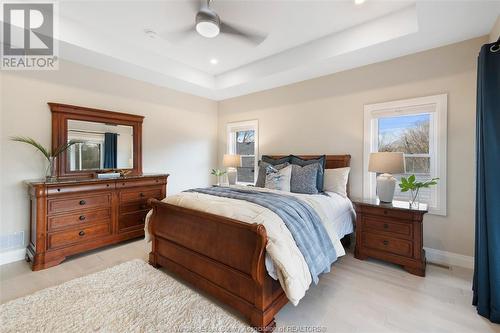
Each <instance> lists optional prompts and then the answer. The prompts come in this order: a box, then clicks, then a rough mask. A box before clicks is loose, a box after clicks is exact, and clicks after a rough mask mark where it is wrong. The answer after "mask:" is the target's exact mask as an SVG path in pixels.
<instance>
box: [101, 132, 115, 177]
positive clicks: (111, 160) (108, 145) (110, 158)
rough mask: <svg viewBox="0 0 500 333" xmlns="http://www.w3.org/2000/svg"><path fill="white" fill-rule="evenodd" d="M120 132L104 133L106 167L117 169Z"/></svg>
mask: <svg viewBox="0 0 500 333" xmlns="http://www.w3.org/2000/svg"><path fill="white" fill-rule="evenodd" d="M117 151H118V134H116V133H104V169H116V165H117V161H116V159H117V155H118V153H117Z"/></svg>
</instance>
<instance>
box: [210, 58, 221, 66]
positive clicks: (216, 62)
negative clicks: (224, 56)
mask: <svg viewBox="0 0 500 333" xmlns="http://www.w3.org/2000/svg"><path fill="white" fill-rule="evenodd" d="M210 63H211V64H212V65H217V64H218V63H219V60H217V59H215V58H212V59H210Z"/></svg>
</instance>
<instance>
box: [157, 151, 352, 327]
mask: <svg viewBox="0 0 500 333" xmlns="http://www.w3.org/2000/svg"><path fill="white" fill-rule="evenodd" d="M274 157H275V158H279V157H283V156H274ZM300 157H301V158H304V159H313V158H317V157H318V156H312V155H309V156H300ZM350 159H351V156H350V155H327V156H326V168H327V169H334V168H342V167H347V166H349V163H350ZM149 202H150V204H151V206H152V209H153V214H152V215H151V218H150V220H149V233H150V235H151V240H152V251H151V253H150V254H149V263H150V264H151V265H153V266H154V267H165V268H166V269H167V270H169V271H170V272H173V273H174V274H176V275H177V276H179V277H181V278H182V279H183V280H185V281H187V282H189V283H191V284H192V285H194V286H195V287H197V288H199V289H201V290H203V291H205V292H207V293H208V294H210V295H212V296H214V297H215V298H217V299H218V300H220V301H222V302H223V303H225V304H227V305H229V306H230V307H232V308H233V309H235V310H236V311H238V312H240V313H241V314H243V316H244V317H245V318H247V319H248V320H249V322H250V324H251V325H252V326H253V327H255V328H256V329H257V330H259V331H272V330H273V329H274V327H275V325H276V323H275V320H274V316H275V315H276V313H278V311H279V310H280V309H281V308H282V307H283V306H284V305H285V304H286V303H287V302H288V299H287V297H286V295H285V293H284V291H283V290H282V288H281V286H280V284H279V281H276V280H274V279H273V278H271V277H270V276H269V275H268V273H267V271H266V267H265V250H266V242H267V236H266V229H265V228H264V226H263V225H258V224H248V223H244V222H240V221H237V220H234V219H230V218H226V217H222V216H219V215H214V214H208V213H204V212H200V211H197V210H193V209H187V208H183V207H179V206H174V205H171V204H167V203H163V202H161V201H158V200H156V199H151V200H150V201H149ZM346 240H347V242H348V237H347V238H346V239H344V240H343V243H345V241H346ZM346 245H347V244H346Z"/></svg>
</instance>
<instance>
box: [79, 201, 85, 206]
mask: <svg viewBox="0 0 500 333" xmlns="http://www.w3.org/2000/svg"><path fill="white" fill-rule="evenodd" d="M86 203H87V202H85V200H80V202H79V204H80V205H81V206H83V205H85V204H86Z"/></svg>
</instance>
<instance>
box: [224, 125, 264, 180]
mask: <svg viewBox="0 0 500 333" xmlns="http://www.w3.org/2000/svg"><path fill="white" fill-rule="evenodd" d="M227 135H228V138H227V152H228V154H238V155H241V167H239V168H237V171H238V174H237V178H236V182H237V183H240V184H254V183H255V180H256V177H257V173H256V172H255V170H258V165H257V164H258V156H259V154H258V122H257V120H252V121H242V122H236V123H229V124H228V125H227Z"/></svg>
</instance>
